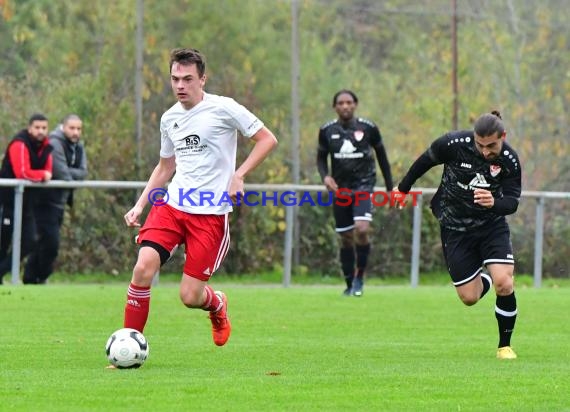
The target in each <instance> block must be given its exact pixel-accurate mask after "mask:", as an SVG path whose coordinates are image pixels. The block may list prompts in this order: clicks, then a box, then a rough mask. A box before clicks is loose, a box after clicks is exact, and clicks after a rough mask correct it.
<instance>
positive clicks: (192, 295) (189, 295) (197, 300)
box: [180, 290, 203, 308]
mask: <svg viewBox="0 0 570 412" xmlns="http://www.w3.org/2000/svg"><path fill="white" fill-rule="evenodd" d="M180 300H181V301H182V303H183V304H184V306H186V307H187V308H199V307H201V306H202V303H203V302H202V291H198V290H185V291H182V290H181V291H180Z"/></svg>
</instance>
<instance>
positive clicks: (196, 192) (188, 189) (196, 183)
mask: <svg viewBox="0 0 570 412" xmlns="http://www.w3.org/2000/svg"><path fill="white" fill-rule="evenodd" d="M262 127H263V123H262V122H261V121H260V120H259V119H258V118H257V117H256V116H255V115H253V114H252V113H251V112H250V111H249V110H247V109H246V108H245V107H244V106H242V105H240V104H239V103H237V102H236V101H235V100H233V99H231V98H229V97H223V96H216V95H213V94H208V93H204V99H203V100H202V101H201V102H200V103H198V104H197V105H196V106H194V107H193V108H191V109H190V110H186V109H185V108H184V107H183V106H182V104H180V102H178V103H176V104H175V105H174V106H172V107H171V108H170V109H168V110H167V111H166V112H165V113H164V114H163V115H162V118H161V119H160V134H161V143H160V156H161V157H165V158H168V157H172V156H175V157H176V173H175V175H174V177H173V178H172V182H170V184H169V185H168V195H167V202H168V204H169V205H170V206H172V207H174V208H176V209H178V210H181V211H184V212H188V213H196V214H208V215H222V214H225V213H228V212H231V211H232V205H231V200H230V198H229V195H228V192H227V191H228V189H229V184H230V180H231V178H232V176H233V174H234V172H235V169H236V151H237V131H238V130H239V132H240V133H241V134H242V135H243V136H245V137H251V136H253V135H254V134H255V133H257V132H258V131H259V130H260V129H261V128H262ZM165 200H166V199H165Z"/></svg>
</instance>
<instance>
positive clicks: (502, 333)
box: [495, 292, 517, 348]
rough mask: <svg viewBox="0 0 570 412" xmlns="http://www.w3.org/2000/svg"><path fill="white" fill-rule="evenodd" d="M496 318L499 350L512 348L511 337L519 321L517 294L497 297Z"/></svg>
mask: <svg viewBox="0 0 570 412" xmlns="http://www.w3.org/2000/svg"><path fill="white" fill-rule="evenodd" d="M495 317H496V318H497V324H498V325H499V348H502V347H503V346H511V335H512V334H513V329H514V328H515V321H516V320H517V299H516V298H515V292H513V293H511V294H510V295H508V296H497V301H496V304H495Z"/></svg>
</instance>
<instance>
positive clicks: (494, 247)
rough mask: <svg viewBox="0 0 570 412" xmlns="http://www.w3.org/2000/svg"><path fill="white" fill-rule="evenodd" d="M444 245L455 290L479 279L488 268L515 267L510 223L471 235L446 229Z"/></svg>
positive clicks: (442, 234) (486, 227) (443, 239)
mask: <svg viewBox="0 0 570 412" xmlns="http://www.w3.org/2000/svg"><path fill="white" fill-rule="evenodd" d="M441 244H442V246H443V255H444V257H445V262H446V263H447V270H448V271H449V274H450V275H451V279H452V280H453V285H454V286H455V287H457V286H461V285H464V284H466V283H468V282H470V281H472V280H473V279H475V278H476V277H477V275H478V274H479V273H480V272H481V268H482V266H484V265H488V264H491V263H502V264H507V265H514V264H515V259H514V255H513V246H512V244H511V237H510V231H509V226H508V225H507V222H506V220H502V221H498V222H493V223H491V224H490V225H488V226H483V227H481V228H478V229H476V230H471V231H468V232H460V231H457V230H450V229H446V228H444V227H442V228H441Z"/></svg>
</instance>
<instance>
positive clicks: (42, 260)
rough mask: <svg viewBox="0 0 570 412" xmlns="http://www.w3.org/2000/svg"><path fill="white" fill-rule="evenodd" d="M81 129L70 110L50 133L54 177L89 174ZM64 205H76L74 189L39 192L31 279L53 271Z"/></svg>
mask: <svg viewBox="0 0 570 412" xmlns="http://www.w3.org/2000/svg"><path fill="white" fill-rule="evenodd" d="M82 131H83V122H82V121H81V119H80V118H79V116H77V115H76V114H69V115H67V116H65V118H64V119H63V121H62V123H61V124H60V125H58V127H57V128H56V129H55V130H53V131H52V132H51V133H50V135H49V142H50V144H51V146H52V147H53V152H52V158H53V177H52V179H53V180H66V181H71V180H83V179H85V177H86V176H87V156H86V154H85V148H84V147H83V143H81V141H80V139H81V134H82ZM65 205H69V206H70V207H72V206H73V189H60V188H50V189H43V190H42V191H40V192H39V193H38V204H37V208H36V210H37V211H38V213H37V214H36V225H37V230H38V241H37V242H36V244H35V247H34V249H33V251H32V253H30V256H29V257H28V261H27V263H26V266H25V268H24V278H25V279H27V281H28V283H37V284H44V283H46V280H47V279H48V277H49V276H50V275H51V274H52V272H53V266H54V263H55V260H56V259H57V255H58V251H59V243H60V230H61V225H62V223H63V216H64V212H65Z"/></svg>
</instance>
